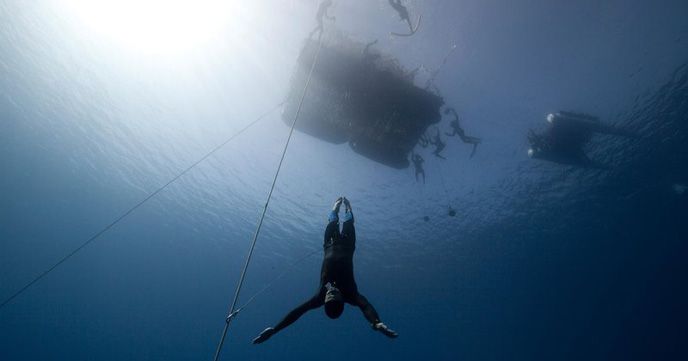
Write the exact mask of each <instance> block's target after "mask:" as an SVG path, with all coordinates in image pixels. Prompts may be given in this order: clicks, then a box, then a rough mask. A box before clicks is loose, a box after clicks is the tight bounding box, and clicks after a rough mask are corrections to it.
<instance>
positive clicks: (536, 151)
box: [528, 148, 540, 158]
mask: <svg viewBox="0 0 688 361" xmlns="http://www.w3.org/2000/svg"><path fill="white" fill-rule="evenodd" d="M539 155H540V148H528V157H529V158H539Z"/></svg>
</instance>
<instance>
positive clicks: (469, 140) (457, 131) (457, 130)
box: [444, 108, 481, 158]
mask: <svg viewBox="0 0 688 361" xmlns="http://www.w3.org/2000/svg"><path fill="white" fill-rule="evenodd" d="M444 114H447V115H448V114H452V115H454V119H453V120H452V121H451V122H450V123H449V126H450V127H452V130H453V131H454V132H453V133H451V134H450V133H444V134H445V135H447V136H449V137H453V136H455V135H458V136H459V138H461V141H463V142H464V143H466V144H473V150H472V151H471V155H470V157H471V158H473V155H475V150H476V148H478V144H480V142H481V140H480V138H476V137H471V136H469V135H466V133H465V132H464V130H463V128H461V124H459V115H458V114H457V113H456V110H454V108H447V109H446V110H445V111H444Z"/></svg>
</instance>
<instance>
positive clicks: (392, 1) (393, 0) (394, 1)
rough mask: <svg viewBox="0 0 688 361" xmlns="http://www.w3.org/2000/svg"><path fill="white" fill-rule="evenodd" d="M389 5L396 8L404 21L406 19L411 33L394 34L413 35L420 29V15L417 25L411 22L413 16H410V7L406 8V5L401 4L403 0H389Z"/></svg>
mask: <svg viewBox="0 0 688 361" xmlns="http://www.w3.org/2000/svg"><path fill="white" fill-rule="evenodd" d="M388 1H389V5H391V6H392V8H394V10H396V12H397V13H398V14H399V17H400V18H401V20H402V21H406V23H407V24H408V27H409V31H410V33H409V34H399V33H392V35H396V36H411V35H413V34H415V33H416V31H418V27H419V26H420V16H419V17H418V24H417V25H416V27H415V28H414V27H413V24H411V17H409V13H408V9H406V6H404V5H402V4H401V0H388Z"/></svg>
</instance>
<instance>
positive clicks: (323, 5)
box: [308, 0, 337, 38]
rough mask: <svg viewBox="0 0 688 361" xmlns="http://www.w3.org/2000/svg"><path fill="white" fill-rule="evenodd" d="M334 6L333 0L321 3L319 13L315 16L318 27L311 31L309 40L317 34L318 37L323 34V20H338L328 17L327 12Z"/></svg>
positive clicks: (324, 0)
mask: <svg viewBox="0 0 688 361" xmlns="http://www.w3.org/2000/svg"><path fill="white" fill-rule="evenodd" d="M330 6H332V0H323V2H321V3H320V6H318V12H317V13H316V14H315V20H316V21H317V22H318V26H316V27H315V29H313V31H311V33H310V35H308V37H309V38H311V37H313V34H315V33H316V32H317V33H318V35H320V34H322V32H323V30H324V29H325V27H324V26H323V18H327V19H328V20H332V21H334V20H336V19H337V18H335V17H334V16H329V15H327V10H328V9H329V8H330Z"/></svg>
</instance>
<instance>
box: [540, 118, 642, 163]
mask: <svg viewBox="0 0 688 361" xmlns="http://www.w3.org/2000/svg"><path fill="white" fill-rule="evenodd" d="M594 133H600V134H609V135H620V136H627V137H632V136H633V134H632V133H630V132H628V131H625V130H623V129H617V128H614V127H611V126H607V125H603V124H601V123H600V122H599V120H598V119H597V118H595V117H592V116H589V115H585V114H578V113H572V112H558V113H557V114H556V115H555V116H554V119H552V122H551V125H550V127H549V128H548V129H547V130H546V131H545V132H544V133H542V134H535V133H534V132H533V131H531V133H530V135H529V141H530V144H531V146H532V148H534V149H536V150H537V154H536V155H535V157H536V158H538V159H543V160H548V161H552V162H555V163H561V164H569V165H577V166H582V167H590V168H603V169H605V168H607V167H606V166H604V165H602V164H599V163H597V162H595V161H593V160H591V159H590V158H588V156H587V154H585V151H584V150H583V146H584V145H585V144H587V143H588V142H589V141H590V139H591V138H592V136H593V134H594Z"/></svg>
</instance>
